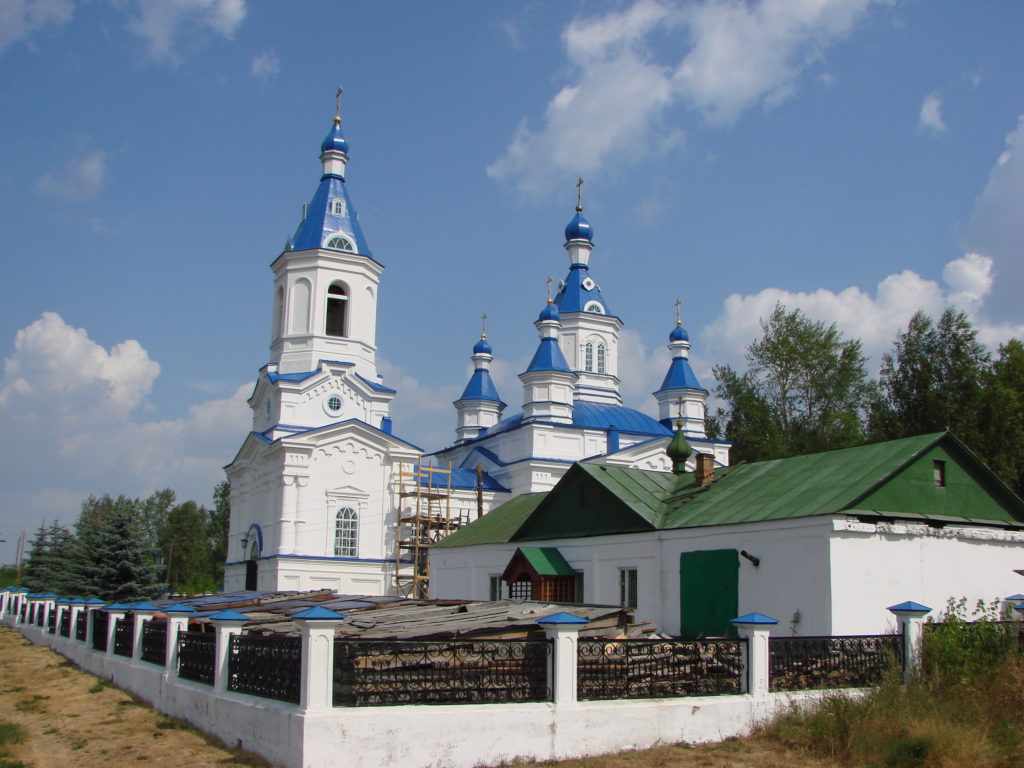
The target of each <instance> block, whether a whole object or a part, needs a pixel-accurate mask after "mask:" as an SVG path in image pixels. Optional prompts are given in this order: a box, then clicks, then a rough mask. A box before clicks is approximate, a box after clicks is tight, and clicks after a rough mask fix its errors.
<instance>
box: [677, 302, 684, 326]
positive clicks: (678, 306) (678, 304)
mask: <svg viewBox="0 0 1024 768" xmlns="http://www.w3.org/2000/svg"><path fill="white" fill-rule="evenodd" d="M681 306H683V302H682V301H680V300H679V299H676V325H682V324H683V319H682V316H681V315H680V314H679V308H680V307H681Z"/></svg>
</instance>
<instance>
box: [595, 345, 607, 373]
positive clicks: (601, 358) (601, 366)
mask: <svg viewBox="0 0 1024 768" xmlns="http://www.w3.org/2000/svg"><path fill="white" fill-rule="evenodd" d="M606 360H607V351H606V350H605V346H604V343H600V344H598V345H597V372H598V373H607V372H608V371H607V370H606V363H605V361H606Z"/></svg>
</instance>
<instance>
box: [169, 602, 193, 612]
mask: <svg viewBox="0 0 1024 768" xmlns="http://www.w3.org/2000/svg"><path fill="white" fill-rule="evenodd" d="M160 610H162V611H163V612H164V613H195V612H196V609H195V608H193V607H192V606H191V605H182V604H181V603H175V604H174V605H165V606H164V607H163V608H161V609H160Z"/></svg>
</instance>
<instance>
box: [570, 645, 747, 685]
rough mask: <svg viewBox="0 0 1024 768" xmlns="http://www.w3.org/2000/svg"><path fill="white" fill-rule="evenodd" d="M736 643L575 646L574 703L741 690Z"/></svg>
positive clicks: (740, 658)
mask: <svg viewBox="0 0 1024 768" xmlns="http://www.w3.org/2000/svg"><path fill="white" fill-rule="evenodd" d="M745 643H746V640H744V639H742V638H740V639H735V638H713V639H704V640H646V639H632V640H580V641H579V643H578V645H577V652H576V688H577V697H578V698H580V699H649V698H663V697H669V696H714V695H719V694H727V693H741V692H742V690H743V669H744V665H743V646H744V644H745Z"/></svg>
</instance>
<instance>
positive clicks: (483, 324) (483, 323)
mask: <svg viewBox="0 0 1024 768" xmlns="http://www.w3.org/2000/svg"><path fill="white" fill-rule="evenodd" d="M480 338H481V339H486V338H487V313H486V312H484V313H483V314H482V315H480Z"/></svg>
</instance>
